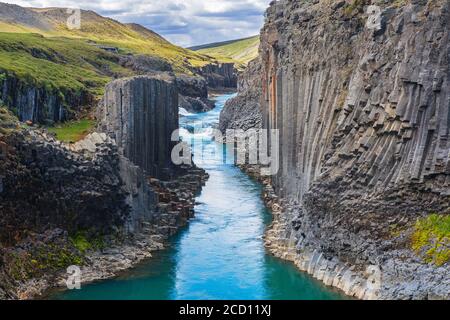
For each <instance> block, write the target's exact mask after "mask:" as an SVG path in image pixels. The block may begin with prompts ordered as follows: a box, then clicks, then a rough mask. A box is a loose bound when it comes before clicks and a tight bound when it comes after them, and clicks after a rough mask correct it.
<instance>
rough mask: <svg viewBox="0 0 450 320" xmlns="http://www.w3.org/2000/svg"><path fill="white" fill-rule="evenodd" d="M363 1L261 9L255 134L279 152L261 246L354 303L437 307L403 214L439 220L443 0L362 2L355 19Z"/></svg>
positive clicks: (449, 167) (444, 146)
mask: <svg viewBox="0 0 450 320" xmlns="http://www.w3.org/2000/svg"><path fill="white" fill-rule="evenodd" d="M368 4H370V1H363V2H360V1H359V2H356V1H335V2H333V4H331V5H330V4H329V1H287V0H282V1H277V2H275V1H274V2H272V4H271V6H270V8H269V9H268V11H267V14H266V23H265V26H264V28H263V30H262V32H261V46H260V59H261V68H262V72H261V73H258V75H259V76H260V77H261V78H262V79H263V83H262V99H261V105H262V117H263V128H270V129H279V132H280V141H281V145H280V170H279V172H278V174H277V175H275V176H273V177H272V178H271V179H270V181H266V182H267V183H270V185H271V187H268V189H267V191H266V193H265V196H266V198H267V199H268V202H269V204H271V205H273V207H274V208H273V209H274V216H275V221H274V224H273V225H272V228H271V229H270V230H269V231H268V233H267V237H266V244H267V246H268V247H269V248H270V250H271V251H272V252H273V253H274V254H275V255H277V256H280V257H283V258H286V259H289V260H292V261H294V262H295V264H296V265H297V266H298V267H299V268H300V269H301V270H304V271H307V272H309V273H310V274H312V275H314V276H315V277H316V278H318V279H320V280H323V281H324V282H325V283H327V284H329V285H333V286H336V287H339V288H341V289H343V290H344V291H345V292H346V293H347V294H349V295H353V296H356V297H358V298H362V299H370V298H378V299H389V298H397V299H434V298H445V299H449V298H450V296H449V292H450V283H449V281H448V279H449V275H450V265H449V263H448V257H447V259H444V261H440V263H436V261H424V260H423V259H422V258H423V257H422V256H421V255H422V254H421V253H420V252H417V251H415V250H413V248H412V244H411V242H412V240H411V238H412V237H411V234H412V233H413V232H414V226H415V223H416V221H417V219H419V218H424V217H427V216H428V215H430V214H431V213H436V214H441V215H444V216H445V215H446V214H449V213H450V212H449V211H450V159H449V158H450V133H449V125H450V113H449V111H450V106H449V100H450V86H449V78H450V71H449V60H448V53H449V50H450V44H449V21H450V17H449V2H448V1H439V0H438V1H408V2H405V4H402V3H399V4H396V5H392V6H389V4H386V3H385V2H384V1H372V4H373V5H378V6H380V7H378V8H380V9H381V12H380V16H379V17H377V10H376V8H375V10H374V11H373V12H370V13H369V14H375V16H374V18H375V19H374V20H373V21H371V23H370V24H368V25H366V22H367V20H368V18H369V14H368V13H367V11H368V9H369V7H368V6H367V5H368ZM371 10H373V8H372V9H371ZM271 188H273V190H274V191H275V193H272V192H271V191H270V190H271ZM435 241H437V244H435V245H436V246H437V247H436V248H440V249H437V250H441V251H440V252H441V253H442V254H443V255H444V256H445V255H446V254H448V244H449V243H448V241H449V238H448V235H447V236H446V237H444V238H442V239H440V240H439V239H438V240H435ZM435 245H432V247H433V246H435ZM445 250H447V251H445ZM446 252H447V253H446ZM374 268H375V269H374ZM374 270H379V271H380V273H377V272H375V271H374ZM374 275H376V276H377V278H374V277H373V276H374ZM368 279H371V280H373V279H376V281H374V282H373V281H367V280H368ZM374 283H375V285H373V284H374Z"/></svg>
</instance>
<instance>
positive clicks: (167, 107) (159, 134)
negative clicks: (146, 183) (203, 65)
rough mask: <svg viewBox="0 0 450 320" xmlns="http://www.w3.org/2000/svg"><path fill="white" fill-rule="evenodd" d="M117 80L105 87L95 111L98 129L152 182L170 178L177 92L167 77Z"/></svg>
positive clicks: (176, 116) (175, 124) (176, 125)
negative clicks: (108, 136) (98, 106)
mask: <svg viewBox="0 0 450 320" xmlns="http://www.w3.org/2000/svg"><path fill="white" fill-rule="evenodd" d="M163 77H165V76H161V77H159V76H138V77H133V78H126V79H119V80H116V81H113V82H111V83H110V84H108V85H107V87H106V92H105V95H104V98H103V101H102V103H101V108H99V109H98V114H97V118H98V120H99V121H100V125H99V129H100V131H102V132H105V133H107V134H108V135H110V136H111V137H112V138H113V139H114V140H116V141H117V145H118V147H119V150H120V151H121V152H122V153H123V155H124V156H125V157H126V158H127V159H129V160H130V161H131V162H133V163H134V164H135V165H137V166H139V167H141V168H142V169H144V170H145V171H146V172H147V173H148V174H149V175H151V176H153V177H156V178H164V179H168V178H170V176H171V174H172V172H173V165H172V161H171V158H170V154H171V151H172V148H173V146H174V145H175V143H177V139H178V137H175V138H177V139H176V140H175V141H171V138H172V133H173V132H174V131H175V130H176V129H178V91H177V86H176V84H175V82H174V80H173V79H171V78H170V77H168V76H167V78H166V79H163Z"/></svg>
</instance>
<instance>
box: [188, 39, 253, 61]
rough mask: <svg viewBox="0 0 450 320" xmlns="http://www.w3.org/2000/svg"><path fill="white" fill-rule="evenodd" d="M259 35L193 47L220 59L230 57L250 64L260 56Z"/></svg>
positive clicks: (232, 59)
mask: <svg viewBox="0 0 450 320" xmlns="http://www.w3.org/2000/svg"><path fill="white" fill-rule="evenodd" d="M258 47H259V36H254V37H250V38H245V39H238V40H232V41H225V42H217V43H211V44H206V45H202V46H197V47H192V48H191V49H193V50H196V51H197V52H199V53H202V54H205V55H208V56H211V57H214V58H216V59H220V60H226V59H229V60H230V61H237V62H239V63H241V64H244V65H246V64H248V63H249V62H250V61H251V60H253V59H255V58H256V57H257V56H258Z"/></svg>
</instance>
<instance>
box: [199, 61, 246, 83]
mask: <svg viewBox="0 0 450 320" xmlns="http://www.w3.org/2000/svg"><path fill="white" fill-rule="evenodd" d="M195 73H197V74H199V75H201V76H202V77H204V78H205V79H206V81H207V82H208V86H209V87H210V88H214V89H227V88H228V89H229V88H236V87H237V79H238V74H237V70H236V68H235V66H234V63H219V64H207V65H205V66H203V67H200V68H196V69H195Z"/></svg>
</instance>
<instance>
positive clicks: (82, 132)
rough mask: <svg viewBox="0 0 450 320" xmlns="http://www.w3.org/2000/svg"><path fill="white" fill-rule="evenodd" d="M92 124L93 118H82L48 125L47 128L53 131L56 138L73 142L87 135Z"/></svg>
mask: <svg viewBox="0 0 450 320" xmlns="http://www.w3.org/2000/svg"><path fill="white" fill-rule="evenodd" d="M94 126H95V121H94V120H89V119H83V120H77V121H70V122H66V123H64V124H60V125H57V126H55V127H49V128H47V130H48V131H49V132H51V133H55V134H56V138H57V139H58V140H60V141H62V142H66V143H75V142H77V141H80V140H81V139H83V138H84V137H85V136H87V135H88V134H89V132H90V131H91V130H92V128H94Z"/></svg>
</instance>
